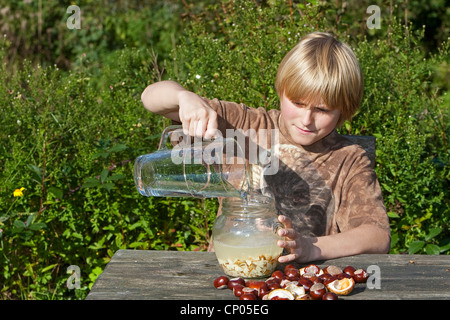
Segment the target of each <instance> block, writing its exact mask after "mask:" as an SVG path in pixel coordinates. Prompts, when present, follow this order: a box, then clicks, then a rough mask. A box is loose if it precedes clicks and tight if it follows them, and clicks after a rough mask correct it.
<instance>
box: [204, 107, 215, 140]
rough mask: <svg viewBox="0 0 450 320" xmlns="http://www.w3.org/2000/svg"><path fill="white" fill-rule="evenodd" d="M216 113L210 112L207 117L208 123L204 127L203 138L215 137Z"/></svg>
mask: <svg viewBox="0 0 450 320" xmlns="http://www.w3.org/2000/svg"><path fill="white" fill-rule="evenodd" d="M217 129H218V125H217V113H216V112H212V113H211V114H210V116H209V119H208V123H207V126H206V132H205V138H206V139H211V138H215V137H216V136H217Z"/></svg>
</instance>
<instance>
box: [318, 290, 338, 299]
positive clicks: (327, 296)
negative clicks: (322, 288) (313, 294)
mask: <svg viewBox="0 0 450 320" xmlns="http://www.w3.org/2000/svg"><path fill="white" fill-rule="evenodd" d="M337 299H338V296H337V294H336V293H334V292H327V293H325V294H324V295H323V297H322V300H337Z"/></svg>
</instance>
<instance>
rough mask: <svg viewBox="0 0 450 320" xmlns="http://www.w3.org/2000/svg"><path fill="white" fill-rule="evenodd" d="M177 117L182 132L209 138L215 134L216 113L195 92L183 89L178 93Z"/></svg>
mask: <svg viewBox="0 0 450 320" xmlns="http://www.w3.org/2000/svg"><path fill="white" fill-rule="evenodd" d="M178 105H179V111H178V112H179V117H180V121H181V123H182V125H183V133H184V134H186V135H190V136H193V137H204V138H205V139H211V138H213V137H215V136H216V134H217V113H216V112H215V111H214V110H213V109H212V108H211V107H210V106H209V105H208V103H206V101H204V100H203V99H202V98H201V97H200V96H198V95H197V94H195V93H193V92H190V91H183V92H180V93H179V94H178Z"/></svg>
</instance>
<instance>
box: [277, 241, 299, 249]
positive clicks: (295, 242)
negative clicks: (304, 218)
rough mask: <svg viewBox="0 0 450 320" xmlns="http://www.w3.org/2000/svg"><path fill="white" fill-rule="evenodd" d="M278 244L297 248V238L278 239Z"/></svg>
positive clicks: (287, 247)
mask: <svg viewBox="0 0 450 320" xmlns="http://www.w3.org/2000/svg"><path fill="white" fill-rule="evenodd" d="M277 244H278V246H279V247H281V248H285V249H297V248H298V245H297V241H295V240H278V242H277Z"/></svg>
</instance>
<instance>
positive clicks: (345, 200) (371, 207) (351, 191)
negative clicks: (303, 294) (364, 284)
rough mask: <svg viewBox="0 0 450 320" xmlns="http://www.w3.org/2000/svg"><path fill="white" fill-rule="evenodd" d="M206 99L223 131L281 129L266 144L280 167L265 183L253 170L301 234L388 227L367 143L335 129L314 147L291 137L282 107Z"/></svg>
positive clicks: (281, 212) (264, 188) (275, 130)
mask: <svg viewBox="0 0 450 320" xmlns="http://www.w3.org/2000/svg"><path fill="white" fill-rule="evenodd" d="M205 101H207V102H208V103H209V105H210V106H211V107H212V108H213V109H214V110H215V111H216V112H217V114H218V129H219V130H220V131H221V132H222V134H223V135H224V136H225V135H226V130H227V129H234V130H236V129H240V130H242V131H243V132H250V131H249V129H254V130H256V131H257V132H260V131H261V130H262V131H264V130H263V129H266V130H267V132H269V133H270V132H278V138H277V139H273V135H270V134H269V137H267V143H266V145H265V146H263V147H264V148H270V147H271V149H270V150H271V152H272V155H273V156H275V157H276V159H277V170H276V171H273V172H272V173H271V174H269V175H267V174H266V175H264V176H263V178H264V179H263V180H264V182H260V180H258V179H259V177H258V174H259V172H256V173H255V172H254V173H253V179H257V180H258V183H259V186H260V187H261V190H262V192H263V193H265V194H268V195H270V196H272V197H273V198H274V199H275V206H276V209H277V211H278V212H277V213H278V214H283V215H286V216H288V217H290V218H291V220H292V221H293V225H294V228H295V229H296V230H297V231H298V232H299V233H300V234H302V235H303V236H324V235H330V234H335V233H338V232H344V231H347V230H349V229H352V228H355V227H357V226H360V225H363V224H371V225H376V226H378V227H380V228H382V229H384V230H385V231H387V232H389V220H388V217H387V214H386V208H385V206H384V203H383V198H382V193H381V189H380V186H379V183H378V180H377V177H376V174H375V171H374V170H373V167H372V165H371V162H370V159H369V158H368V156H367V154H366V151H365V150H364V149H363V148H362V147H360V146H359V145H356V144H354V143H353V142H351V141H349V140H348V139H346V138H345V137H342V136H341V135H339V134H338V133H337V131H336V130H334V131H332V132H331V133H330V134H329V135H328V136H326V137H325V138H323V139H322V140H320V141H318V142H316V143H314V144H312V145H310V146H302V145H298V144H296V143H294V142H292V141H291V140H290V136H289V134H288V131H287V130H286V128H284V126H283V122H282V121H280V111H279V110H270V111H266V110H265V109H263V108H258V109H255V108H250V107H247V106H245V105H244V104H237V103H233V102H226V101H219V100H217V99H214V100H210V99H206V98H205ZM271 130H274V131H271ZM247 136H251V135H250V134H247ZM247 143H248V141H247ZM269 146H270V147H269ZM246 147H248V145H246ZM264 148H261V149H264ZM247 151H248V150H247ZM272 159H274V158H272ZM255 167H258V166H255ZM274 172H275V173H274ZM255 176H256V178H255Z"/></svg>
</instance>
